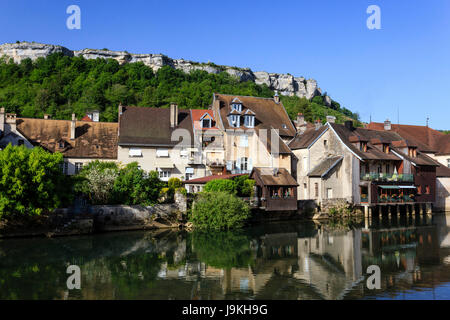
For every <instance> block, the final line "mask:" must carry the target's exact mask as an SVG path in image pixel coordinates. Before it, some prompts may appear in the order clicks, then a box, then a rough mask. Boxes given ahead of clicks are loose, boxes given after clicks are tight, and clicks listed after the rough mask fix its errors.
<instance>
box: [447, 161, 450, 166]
mask: <svg viewBox="0 0 450 320" xmlns="http://www.w3.org/2000/svg"><path fill="white" fill-rule="evenodd" d="M447 167H449V168H450V159H447Z"/></svg>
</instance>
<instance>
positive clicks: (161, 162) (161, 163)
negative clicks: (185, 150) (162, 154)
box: [155, 158, 175, 169]
mask: <svg viewBox="0 0 450 320" xmlns="http://www.w3.org/2000/svg"><path fill="white" fill-rule="evenodd" d="M155 167H157V168H164V169H166V168H174V167H175V166H174V165H173V162H172V160H170V158H158V159H157V160H156V164H155Z"/></svg>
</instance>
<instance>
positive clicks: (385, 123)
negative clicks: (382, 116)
mask: <svg viewBox="0 0 450 320" xmlns="http://www.w3.org/2000/svg"><path fill="white" fill-rule="evenodd" d="M384 130H388V131H389V130H391V121H389V119H386V121H385V122H384Z"/></svg>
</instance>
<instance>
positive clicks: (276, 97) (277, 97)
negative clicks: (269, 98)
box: [273, 90, 280, 104]
mask: <svg viewBox="0 0 450 320" xmlns="http://www.w3.org/2000/svg"><path fill="white" fill-rule="evenodd" d="M273 100H274V101H275V103H276V104H278V103H280V96H279V95H278V90H275V95H274V96H273Z"/></svg>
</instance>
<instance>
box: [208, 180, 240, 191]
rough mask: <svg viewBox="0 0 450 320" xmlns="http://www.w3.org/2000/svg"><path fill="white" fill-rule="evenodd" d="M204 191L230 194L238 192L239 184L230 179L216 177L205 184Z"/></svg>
mask: <svg viewBox="0 0 450 320" xmlns="http://www.w3.org/2000/svg"><path fill="white" fill-rule="evenodd" d="M204 191H206V192H219V191H223V192H228V193H230V194H236V193H237V184H236V182H235V181H234V180H230V179H215V180H211V181H209V182H207V183H206V184H205V188H204Z"/></svg>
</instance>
